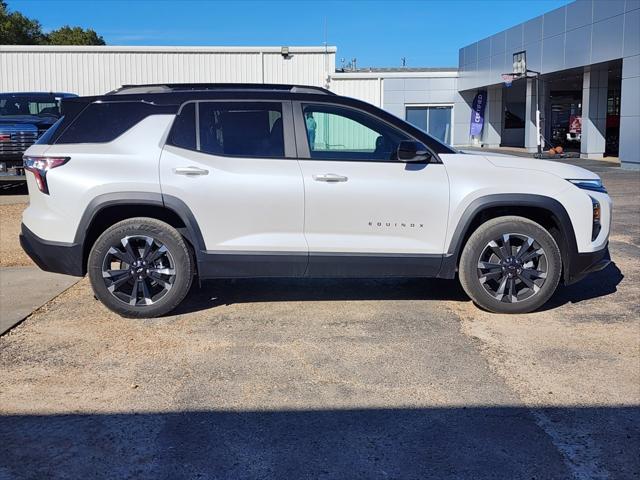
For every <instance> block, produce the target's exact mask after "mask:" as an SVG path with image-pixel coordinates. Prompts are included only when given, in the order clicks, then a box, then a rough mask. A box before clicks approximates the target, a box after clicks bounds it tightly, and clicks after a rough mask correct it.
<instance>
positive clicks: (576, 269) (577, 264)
mask: <svg viewBox="0 0 640 480" xmlns="http://www.w3.org/2000/svg"><path fill="white" fill-rule="evenodd" d="M610 263H611V256H610V255H609V245H608V244H607V245H605V247H604V248H603V249H602V250H598V251H595V252H590V253H575V254H574V255H572V256H571V258H569V262H567V264H565V271H564V283H565V285H571V284H572V283H576V282H579V281H580V280H582V279H583V278H584V277H586V276H587V275H588V274H590V273H593V272H599V271H600V270H604V269H605V268H607V266H608V265H609V264H610Z"/></svg>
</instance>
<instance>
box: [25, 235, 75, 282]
mask: <svg viewBox="0 0 640 480" xmlns="http://www.w3.org/2000/svg"><path fill="white" fill-rule="evenodd" d="M20 245H21V246H22V249H23V250H24V251H25V252H26V253H27V255H29V256H30V257H31V259H32V260H33V261H34V262H35V263H36V265H38V267H40V268H41V269H42V270H45V271H47V272H54V273H63V274H65V275H73V276H76V277H82V276H84V273H85V272H84V266H83V261H82V259H83V252H82V245H81V244H79V243H62V242H50V241H47V240H43V239H41V238H40V237H38V236H37V235H36V234H35V233H33V232H32V231H31V230H29V229H28V228H27V227H26V226H25V225H24V224H22V232H21V233H20Z"/></svg>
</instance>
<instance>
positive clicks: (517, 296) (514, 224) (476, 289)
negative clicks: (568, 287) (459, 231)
mask: <svg viewBox="0 0 640 480" xmlns="http://www.w3.org/2000/svg"><path fill="white" fill-rule="evenodd" d="M561 271H562V258H561V256H560V250H559V248H558V245H557V243H556V241H555V239H554V238H553V236H552V235H551V234H550V233H549V232H548V231H547V230H546V229H545V228H544V227H542V226H541V225H539V224H538V223H536V222H534V221H532V220H529V219H527V218H524V217H517V216H507V217H499V218H494V219H492V220H489V221H487V222H485V223H484V224H482V225H481V226H480V227H478V229H477V230H476V231H475V232H473V233H472V234H471V236H470V237H469V240H468V241H467V243H466V245H465V247H464V250H463V251H462V256H461V257H460V266H459V275H460V283H462V287H463V288H464V290H465V292H467V295H469V297H471V299H472V300H473V301H474V302H475V303H476V304H477V305H479V306H480V307H482V308H484V309H485V310H488V311H490V312H494V313H527V312H531V311H533V310H536V309H537V308H539V307H541V306H542V305H544V303H546V302H547V300H549V298H550V297H551V295H553V293H554V292H555V290H556V287H557V286H558V283H559V281H560V273H561Z"/></svg>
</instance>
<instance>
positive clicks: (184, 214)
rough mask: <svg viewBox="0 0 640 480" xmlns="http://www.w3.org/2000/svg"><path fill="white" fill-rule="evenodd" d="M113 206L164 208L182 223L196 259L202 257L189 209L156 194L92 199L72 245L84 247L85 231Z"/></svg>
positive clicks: (197, 230)
mask: <svg viewBox="0 0 640 480" xmlns="http://www.w3.org/2000/svg"><path fill="white" fill-rule="evenodd" d="M114 205H148V206H154V207H161V208H166V209H167V210H170V211H172V212H173V213H174V214H176V215H177V216H178V218H180V220H182V223H184V225H185V230H186V231H184V232H182V233H183V235H185V236H186V237H187V239H188V240H189V241H190V242H191V243H192V245H193V247H194V249H195V251H196V252H195V253H196V256H197V258H198V259H199V258H200V256H201V255H202V254H201V252H202V251H205V250H206V248H205V243H204V238H203V236H202V232H201V231H200V227H199V226H198V222H197V221H196V219H195V217H194V215H193V212H191V210H190V209H189V207H188V206H187V205H186V204H185V203H184V202H183V201H182V200H180V199H179V198H177V197H174V196H171V195H163V194H161V193H157V192H126V191H125V192H111V193H105V194H103V195H98V196H97V197H95V198H93V199H92V200H91V201H90V202H89V204H88V205H87V208H86V209H85V211H84V213H83V214H82V217H81V218H80V222H79V223H78V228H77V229H76V235H75V238H74V243H76V244H80V245H84V242H85V239H86V235H87V231H88V230H89V227H90V225H91V224H92V223H93V221H94V220H95V218H96V217H97V215H98V214H99V213H100V212H101V211H102V210H104V209H105V208H108V207H112V206H114Z"/></svg>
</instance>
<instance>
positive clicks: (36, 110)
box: [0, 92, 76, 181]
mask: <svg viewBox="0 0 640 480" xmlns="http://www.w3.org/2000/svg"><path fill="white" fill-rule="evenodd" d="M75 96H76V95H74V94H72V93H51V92H49V93H47V92H21V93H0V180H5V181H16V180H24V178H25V177H24V168H23V165H22V155H23V154H24V151H25V150H26V149H27V148H29V147H30V146H31V145H33V144H34V143H35V141H36V140H37V139H38V138H40V137H41V136H42V135H43V134H44V132H46V131H47V130H48V129H49V127H50V126H51V125H53V124H54V123H55V122H56V121H57V120H58V118H59V117H60V101H61V100H62V99H63V98H70V97H75Z"/></svg>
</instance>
